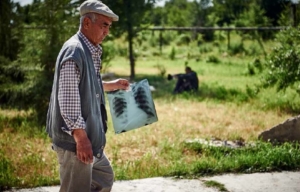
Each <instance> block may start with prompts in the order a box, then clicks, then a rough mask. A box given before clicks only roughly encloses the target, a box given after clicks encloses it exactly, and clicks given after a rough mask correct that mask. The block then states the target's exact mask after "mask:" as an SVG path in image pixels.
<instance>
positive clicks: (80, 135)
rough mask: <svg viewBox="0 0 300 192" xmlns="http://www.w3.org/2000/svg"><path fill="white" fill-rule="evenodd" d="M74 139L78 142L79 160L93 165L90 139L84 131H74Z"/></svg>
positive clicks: (77, 153) (77, 152)
mask: <svg viewBox="0 0 300 192" xmlns="http://www.w3.org/2000/svg"><path fill="white" fill-rule="evenodd" d="M73 137H74V139H75V141H76V155H77V158H78V159H79V160H80V161H81V162H83V163H85V164H89V163H93V150H92V145H91V142H90V140H89V138H88V137H87V135H86V132H85V130H84V129H74V130H73Z"/></svg>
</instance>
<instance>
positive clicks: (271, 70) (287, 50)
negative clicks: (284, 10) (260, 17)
mask: <svg viewBox="0 0 300 192" xmlns="http://www.w3.org/2000/svg"><path fill="white" fill-rule="evenodd" d="M276 40H277V42H278V43H279V45H278V46H277V47H275V48H274V50H273V52H272V53H271V55H270V56H269V59H268V62H267V63H266V68H267V73H266V74H264V77H263V80H262V86H264V87H272V86H275V87H276V88H277V90H278V91H281V90H285V89H287V88H288V87H290V88H294V89H296V90H297V91H300V84H299V80H300V79H299V78H300V45H299V44H300V33H299V30H298V29H297V28H288V29H286V30H283V31H281V32H280V33H279V34H278V36H277V39H276Z"/></svg>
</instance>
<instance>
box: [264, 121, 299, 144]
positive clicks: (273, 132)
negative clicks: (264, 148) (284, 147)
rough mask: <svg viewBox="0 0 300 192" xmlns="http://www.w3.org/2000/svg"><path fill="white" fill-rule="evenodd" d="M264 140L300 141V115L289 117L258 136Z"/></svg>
mask: <svg viewBox="0 0 300 192" xmlns="http://www.w3.org/2000/svg"><path fill="white" fill-rule="evenodd" d="M258 138H259V139H261V140H262V141H270V142H280V143H282V142H300V116H296V117H292V118H290V119H287V120H286V121H284V122H283V123H280V124H278V125H276V126H274V127H272V128H270V129H269V130H266V131H263V132H262V133H260V134H259V136H258Z"/></svg>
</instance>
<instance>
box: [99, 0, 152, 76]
mask: <svg viewBox="0 0 300 192" xmlns="http://www.w3.org/2000/svg"><path fill="white" fill-rule="evenodd" d="M103 3H105V4H106V5H107V6H109V7H110V8H111V9H112V10H113V11H114V12H115V13H116V14H117V15H119V21H118V22H117V23H116V24H114V30H112V34H113V35H115V36H116V37H117V36H120V35H122V34H123V33H124V32H126V33H127V40H128V50H129V61H130V79H134V77H135V61H136V60H135V58H134V54H133V40H134V37H135V36H136V35H137V33H138V32H139V30H140V29H139V28H141V26H142V25H143V24H147V23H146V22H145V21H146V20H145V15H146V13H147V11H148V10H151V9H152V8H153V7H154V3H155V0H115V1H109V0H103Z"/></svg>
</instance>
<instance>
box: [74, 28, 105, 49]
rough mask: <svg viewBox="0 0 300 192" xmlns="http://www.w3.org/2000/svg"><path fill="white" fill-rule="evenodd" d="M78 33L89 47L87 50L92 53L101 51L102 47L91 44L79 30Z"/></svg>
mask: <svg viewBox="0 0 300 192" xmlns="http://www.w3.org/2000/svg"><path fill="white" fill-rule="evenodd" d="M78 35H79V36H80V37H81V38H82V39H83V41H84V43H85V44H86V45H87V47H88V48H89V50H90V52H91V53H92V54H94V53H99V54H101V53H102V48H101V46H100V45H97V46H95V45H93V44H92V43H91V42H90V41H89V40H88V38H87V37H86V36H85V35H84V34H83V33H82V32H81V31H78Z"/></svg>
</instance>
